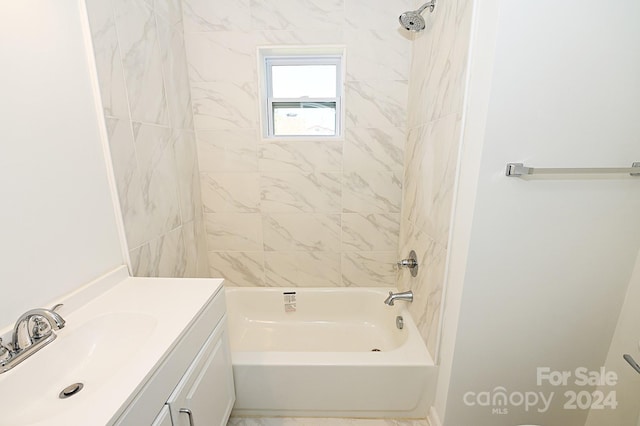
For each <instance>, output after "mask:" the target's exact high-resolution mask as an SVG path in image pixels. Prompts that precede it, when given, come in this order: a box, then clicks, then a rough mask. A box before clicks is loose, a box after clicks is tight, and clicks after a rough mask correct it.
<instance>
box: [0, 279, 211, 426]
mask: <svg viewBox="0 0 640 426" xmlns="http://www.w3.org/2000/svg"><path fill="white" fill-rule="evenodd" d="M112 274H113V273H112ZM118 274H119V280H116V281H115V283H113V281H114V279H113V277H111V281H112V283H111V284H110V285H108V286H104V285H103V284H102V285H98V287H99V288H100V289H99V291H98V292H96V291H95V289H94V290H93V291H88V290H87V289H90V288H91V286H87V287H86V288H85V289H82V291H79V292H76V293H74V294H72V295H70V296H68V297H67V298H65V299H61V300H58V301H56V302H61V303H64V306H63V308H62V309H61V310H60V311H59V313H60V314H61V315H62V317H63V318H64V319H65V321H66V324H65V327H64V328H62V329H60V330H57V331H54V333H56V335H57V338H56V340H54V341H53V342H51V343H49V344H48V345H47V346H44V347H43V348H41V349H40V350H39V351H38V352H36V353H35V354H33V355H32V356H31V357H29V358H27V359H25V360H24V361H23V362H22V363H20V364H18V365H16V366H15V367H14V368H13V369H11V370H9V371H7V372H5V373H3V374H0V392H1V393H0V394H1V395H2V396H1V397H0V412H1V413H2V415H1V416H0V426H5V425H6V426H8V425H11V426H20V425H31V426H36V425H38V426H44V425H46V426H54V425H56V426H57V425H64V426H72V425H73V426H75V425H83V426H89V425H105V424H111V423H113V421H114V420H115V419H116V418H117V417H118V416H119V415H120V414H121V413H122V412H123V411H124V409H125V408H126V407H127V405H128V404H129V403H130V402H131V401H132V400H133V399H134V397H135V396H136V394H137V393H138V391H139V390H140V389H141V388H142V387H143V385H144V384H145V383H146V381H147V380H148V379H149V378H150V377H151V376H152V375H153V373H154V371H155V369H156V368H157V367H158V366H159V365H160V364H161V362H162V360H163V359H164V358H165V356H166V355H167V354H168V353H169V352H170V351H171V349H172V348H173V347H174V346H176V345H177V344H179V341H180V339H181V337H182V335H183V333H184V332H185V330H186V329H188V328H189V326H190V324H191V323H192V321H193V320H194V318H195V317H197V316H198V314H199V312H200V311H201V309H202V308H203V306H205V305H206V304H207V302H208V300H209V299H210V298H211V297H212V296H213V295H214V294H215V293H216V291H217V290H218V289H219V288H220V287H221V280H184V279H162V278H160V279H149V278H130V277H127V276H126V270H125V271H124V274H125V275H124V276H122V275H123V272H122V271H118V272H117V274H116V275H118ZM87 294H90V296H91V297H88V296H87ZM8 328H11V327H8ZM8 328H7V329H8ZM5 341H8V340H7V339H6V334H5ZM77 382H79V383H83V385H84V387H83V389H82V390H80V391H79V392H77V393H76V394H74V395H73V396H71V397H68V398H66V399H61V398H59V394H60V392H61V391H62V390H63V389H64V388H66V387H67V386H69V385H71V384H73V383H77Z"/></svg>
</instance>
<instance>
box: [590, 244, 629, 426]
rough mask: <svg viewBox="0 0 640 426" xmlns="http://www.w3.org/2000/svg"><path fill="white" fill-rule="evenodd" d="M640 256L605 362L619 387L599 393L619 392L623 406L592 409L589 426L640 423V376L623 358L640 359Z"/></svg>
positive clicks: (609, 388)
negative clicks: (615, 377)
mask: <svg viewBox="0 0 640 426" xmlns="http://www.w3.org/2000/svg"><path fill="white" fill-rule="evenodd" d="M639 304H640V255H639V256H638V257H637V258H636V264H635V268H634V269H633V274H632V276H631V282H630V283H629V288H628V289H627V296H626V297H625V300H624V304H623V306H622V310H621V311H620V317H619V318H618V325H617V327H616V331H615V333H614V335H613V339H612V341H611V346H610V347H609V353H608V354H607V360H606V361H605V362H604V363H603V365H604V367H605V368H606V369H607V370H608V371H613V372H615V373H616V375H617V384H616V386H615V388H612V387H611V386H604V385H603V386H599V387H598V390H600V391H601V392H603V393H604V394H608V393H609V392H611V391H612V390H613V391H615V392H616V399H617V401H618V403H619V406H618V407H617V408H616V409H615V410H595V409H594V410H590V411H589V416H588V417H587V423H586V426H600V425H603V424H616V425H634V424H635V423H636V422H637V421H639V420H640V418H639V417H638V414H639V413H640V406H638V403H637V401H638V395H640V375H639V374H638V373H637V372H636V371H635V370H634V369H633V368H631V366H630V365H629V364H628V363H627V362H626V361H625V360H624V359H623V358H622V355H624V354H629V355H631V356H632V357H633V359H635V360H636V361H638V360H640V347H639V345H640V327H639V324H640V309H638V305H639Z"/></svg>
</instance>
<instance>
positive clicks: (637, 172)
mask: <svg viewBox="0 0 640 426" xmlns="http://www.w3.org/2000/svg"><path fill="white" fill-rule="evenodd" d="M584 173H587V174H589V173H590V174H602V173H629V174H630V175H631V176H640V162H635V163H633V164H632V165H631V167H590V168H541V167H526V166H525V165H524V164H522V163H507V170H506V172H505V174H506V175H507V176H508V177H521V176H527V175H567V174H571V175H572V174H584Z"/></svg>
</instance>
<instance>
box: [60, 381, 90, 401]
mask: <svg viewBox="0 0 640 426" xmlns="http://www.w3.org/2000/svg"><path fill="white" fill-rule="evenodd" d="M83 387H84V385H83V384H82V383H74V384H72V385H69V386H67V387H66V388H64V389H62V392H60V394H59V395H58V398H60V399H65V398H69V397H71V396H73V395H75V394H77V393H78V392H80V391H81V390H82V388H83Z"/></svg>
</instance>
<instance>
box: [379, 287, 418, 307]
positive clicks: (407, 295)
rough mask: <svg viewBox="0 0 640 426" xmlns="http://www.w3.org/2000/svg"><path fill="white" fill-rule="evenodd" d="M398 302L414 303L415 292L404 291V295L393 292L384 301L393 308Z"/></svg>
mask: <svg viewBox="0 0 640 426" xmlns="http://www.w3.org/2000/svg"><path fill="white" fill-rule="evenodd" d="M396 300H404V301H407V302H413V292H412V291H411V290H409V291H403V292H402V293H394V292H392V291H390V292H389V297H387V298H386V299H385V301H384V303H386V304H387V305H389V306H393V304H394V303H395V301H396Z"/></svg>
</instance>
